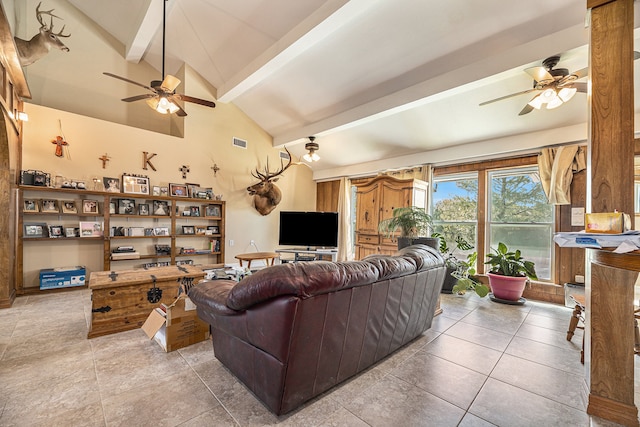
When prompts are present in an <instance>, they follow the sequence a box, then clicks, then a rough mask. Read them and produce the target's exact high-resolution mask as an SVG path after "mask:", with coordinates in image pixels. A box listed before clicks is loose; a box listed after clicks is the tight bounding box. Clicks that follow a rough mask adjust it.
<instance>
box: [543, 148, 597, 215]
mask: <svg viewBox="0 0 640 427" xmlns="http://www.w3.org/2000/svg"><path fill="white" fill-rule="evenodd" d="M586 167H587V161H586V154H585V149H584V148H583V147H581V146H578V145H569V146H566V147H555V148H543V149H542V151H541V152H540V154H539V155H538V170H539V172H540V181H541V183H542V188H543V190H544V193H545V194H546V195H547V199H548V200H549V203H551V204H554V205H570V204H571V191H570V190H571V181H572V180H573V174H574V173H576V172H580V171H581V170H583V169H585V168H586Z"/></svg>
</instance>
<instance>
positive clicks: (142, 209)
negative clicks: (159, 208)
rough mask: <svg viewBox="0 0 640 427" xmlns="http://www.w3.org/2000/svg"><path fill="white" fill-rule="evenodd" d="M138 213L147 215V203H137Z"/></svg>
mask: <svg viewBox="0 0 640 427" xmlns="http://www.w3.org/2000/svg"><path fill="white" fill-rule="evenodd" d="M138 215H149V204H148V203H140V204H139V205H138Z"/></svg>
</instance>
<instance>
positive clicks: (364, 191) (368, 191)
mask: <svg viewBox="0 0 640 427" xmlns="http://www.w3.org/2000/svg"><path fill="white" fill-rule="evenodd" d="M378 206H379V205H378V184H375V185H372V186H367V187H362V188H358V191H357V193H356V231H357V232H359V233H368V234H378V223H379V222H380V216H379V211H378V209H379V207H378Z"/></svg>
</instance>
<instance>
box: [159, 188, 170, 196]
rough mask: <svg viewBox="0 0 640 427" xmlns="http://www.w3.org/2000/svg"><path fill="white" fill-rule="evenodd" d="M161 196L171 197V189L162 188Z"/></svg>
mask: <svg viewBox="0 0 640 427" xmlns="http://www.w3.org/2000/svg"><path fill="white" fill-rule="evenodd" d="M160 195H161V196H168V195H169V187H160Z"/></svg>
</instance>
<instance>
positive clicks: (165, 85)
mask: <svg viewBox="0 0 640 427" xmlns="http://www.w3.org/2000/svg"><path fill="white" fill-rule="evenodd" d="M180 83H181V82H180V79H179V78H177V77H175V76H172V75H171V74H167V75H166V76H165V78H164V80H163V81H162V84H161V85H160V87H161V88H162V89H163V90H165V91H167V92H173V91H174V90H176V88H177V87H178V85H179V84H180Z"/></svg>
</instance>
